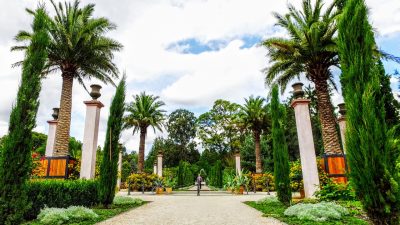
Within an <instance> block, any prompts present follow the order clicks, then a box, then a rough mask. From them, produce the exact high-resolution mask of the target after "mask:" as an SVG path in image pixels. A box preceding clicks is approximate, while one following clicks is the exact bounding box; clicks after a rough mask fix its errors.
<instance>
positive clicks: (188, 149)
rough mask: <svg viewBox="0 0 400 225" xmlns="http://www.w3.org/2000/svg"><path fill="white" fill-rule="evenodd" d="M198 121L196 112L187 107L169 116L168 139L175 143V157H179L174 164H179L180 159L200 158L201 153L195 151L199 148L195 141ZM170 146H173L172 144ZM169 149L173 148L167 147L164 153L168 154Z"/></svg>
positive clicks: (188, 160)
mask: <svg viewBox="0 0 400 225" xmlns="http://www.w3.org/2000/svg"><path fill="white" fill-rule="evenodd" d="M196 121H197V119H196V117H195V116H194V113H192V112H190V111H188V110H185V109H177V110H175V111H173V112H172V113H171V114H170V115H169V116H168V122H167V130H168V139H170V140H171V141H172V143H173V144H174V145H175V146H172V147H173V148H174V149H175V151H174V152H175V154H174V155H175V158H176V157H177V160H175V163H173V165H177V163H178V162H179V161H180V160H184V161H187V162H189V163H191V162H193V161H197V160H198V156H199V155H200V154H199V153H197V154H196V153H195V152H196V151H197V150H196V142H195V141H194V138H195V137H196V129H197V123H196ZM169 146H170V147H171V144H170V145H169ZM166 150H167V151H166ZM168 150H172V149H171V148H166V149H165V150H164V151H163V152H164V154H168V152H170V151H168ZM193 157H195V158H193Z"/></svg>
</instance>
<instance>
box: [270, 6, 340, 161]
mask: <svg viewBox="0 0 400 225" xmlns="http://www.w3.org/2000/svg"><path fill="white" fill-rule="evenodd" d="M302 2H303V5H302V11H298V10H296V9H295V8H294V6H292V5H289V13H288V14H286V15H279V14H277V13H275V17H276V19H277V20H278V22H277V25H279V26H280V27H282V28H284V29H285V30H287V32H288V33H289V38H270V39H267V40H265V41H264V42H263V43H262V44H263V46H265V47H266V48H267V49H268V56H269V57H270V61H271V63H272V66H271V67H269V68H267V69H266V70H265V71H266V83H267V84H269V85H271V84H279V85H280V86H281V88H282V90H284V89H285V88H286V85H287V84H288V83H289V82H290V81H291V80H293V79H295V78H298V77H299V76H300V75H301V74H303V73H305V75H306V78H307V79H308V80H310V81H311V82H313V83H314V85H315V91H316V95H317V98H318V113H319V118H320V122H321V128H322V137H323V142H324V150H325V153H326V154H340V153H342V150H341V147H340V142H339V135H338V131H337V129H336V119H335V117H334V114H333V107H332V103H331V100H330V96H329V86H328V82H329V83H331V84H332V85H333V86H335V84H334V82H333V77H332V73H331V70H330V68H331V67H332V66H337V65H338V64H339V60H338V52H337V46H336V38H335V37H334V35H335V34H336V31H337V26H336V23H335V21H336V18H337V16H338V14H339V12H340V11H336V10H335V4H336V1H334V2H333V3H332V4H331V5H329V6H328V7H327V9H326V11H325V12H322V6H323V1H322V0H316V2H315V6H314V7H313V6H312V4H311V0H303V1H302Z"/></svg>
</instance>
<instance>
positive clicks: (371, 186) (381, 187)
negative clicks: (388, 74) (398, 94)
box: [338, 0, 400, 225]
mask: <svg viewBox="0 0 400 225" xmlns="http://www.w3.org/2000/svg"><path fill="white" fill-rule="evenodd" d="M338 27H339V35H338V40H339V43H338V46H339V53H340V54H339V55H340V59H341V69H342V77H341V82H342V88H343V93H344V99H345V102H346V108H347V114H346V119H347V128H346V149H347V160H348V163H349V168H350V180H351V182H352V185H353V187H354V189H355V192H356V195H357V197H358V198H359V199H360V200H361V202H362V204H363V207H364V210H365V211H366V212H367V214H368V217H369V218H370V219H371V221H372V222H373V223H374V224H396V225H397V224H399V212H400V190H399V184H400V179H399V175H398V174H397V173H396V172H395V171H396V160H397V159H398V157H399V151H398V149H396V148H398V145H397V146H396V144H395V139H394V137H393V131H389V130H388V128H387V124H386V121H385V110H384V103H383V100H382V99H381V95H380V91H381V85H380V84H381V81H380V75H379V61H378V60H379V58H378V55H377V54H376V51H375V49H376V43H375V39H374V32H373V29H372V26H371V25H370V23H369V21H368V7H367V6H366V4H365V1H364V0H347V1H346V3H345V5H344V8H343V13H342V15H341V17H340V19H339V22H338Z"/></svg>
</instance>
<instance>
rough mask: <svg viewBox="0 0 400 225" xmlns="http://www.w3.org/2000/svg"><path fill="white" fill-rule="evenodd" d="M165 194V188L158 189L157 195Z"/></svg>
mask: <svg viewBox="0 0 400 225" xmlns="http://www.w3.org/2000/svg"><path fill="white" fill-rule="evenodd" d="M163 193H164V188H157V189H156V194H158V195H161V194H163Z"/></svg>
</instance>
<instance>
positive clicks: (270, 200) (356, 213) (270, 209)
mask: <svg viewBox="0 0 400 225" xmlns="http://www.w3.org/2000/svg"><path fill="white" fill-rule="evenodd" d="M246 204H247V205H249V206H251V207H253V208H255V209H257V210H259V211H261V212H263V213H264V216H266V217H273V218H276V219H278V220H280V221H282V222H284V223H287V224H289V225H300V224H307V225H326V224H327V225H333V224H352V225H362V224H369V223H368V222H367V221H366V220H365V215H364V214H363V211H362V209H361V204H360V203H359V202H355V201H347V202H344V201H343V202H337V204H335V203H332V202H331V203H318V202H317V200H312V201H310V202H304V203H297V204H295V205H293V206H291V207H292V208H290V207H287V206H285V205H284V204H283V203H281V202H280V201H279V200H278V199H277V198H274V197H267V198H265V199H261V200H259V201H257V202H246ZM327 208H330V209H329V210H326V209H327ZM332 208H335V209H336V210H332ZM306 210H307V211H306ZM285 214H287V215H285ZM298 214H299V215H300V216H299V217H297V216H294V215H298ZM317 216H318V217H317ZM316 218H324V220H322V219H321V221H313V219H314V220H316Z"/></svg>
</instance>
